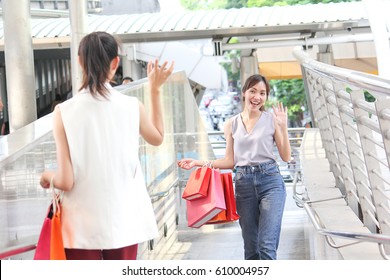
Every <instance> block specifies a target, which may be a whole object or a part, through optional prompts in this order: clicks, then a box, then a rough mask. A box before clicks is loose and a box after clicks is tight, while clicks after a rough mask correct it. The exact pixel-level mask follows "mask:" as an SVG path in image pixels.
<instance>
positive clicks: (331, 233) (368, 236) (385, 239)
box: [293, 188, 390, 260]
mask: <svg viewBox="0 0 390 280" xmlns="http://www.w3.org/2000/svg"><path fill="white" fill-rule="evenodd" d="M299 195H300V194H298V193H297V192H296V189H295V188H294V189H293V198H294V200H295V202H296V204H297V205H302V207H303V208H304V209H305V210H306V213H307V214H308V216H309V218H310V221H311V222H312V224H313V226H314V228H315V230H316V232H317V233H319V234H321V235H324V236H325V237H326V241H327V243H328V244H329V246H331V247H333V248H341V247H346V246H351V245H355V244H358V243H361V242H371V243H377V244H378V246H379V252H380V254H381V256H382V257H383V259H385V260H390V256H389V255H387V254H386V252H385V249H384V246H383V245H384V244H390V236H389V235H384V234H375V233H360V232H351V231H336V230H329V229H326V228H325V227H324V226H322V224H323V223H322V222H321V219H320V217H319V216H318V215H317V212H316V211H315V209H313V207H311V204H313V203H317V202H323V201H325V200H321V201H310V200H305V199H303V198H301V197H299ZM336 199H344V196H340V197H333V198H329V199H327V201H331V200H336ZM329 237H339V238H344V239H352V240H355V242H353V243H349V244H345V245H341V246H337V245H336V244H335V243H334V242H332V241H331V240H330V239H329Z"/></svg>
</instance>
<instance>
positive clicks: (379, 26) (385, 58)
mask: <svg viewBox="0 0 390 280" xmlns="http://www.w3.org/2000/svg"><path fill="white" fill-rule="evenodd" d="M363 3H364V5H365V7H366V10H367V14H368V19H369V21H370V27H371V31H372V34H373V35H374V44H375V51H376V59H377V63H378V75H379V76H381V77H383V78H387V79H388V78H389V77H390V65H389V61H390V41H389V30H388V28H390V27H387V25H386V17H387V16H388V13H387V12H386V11H388V10H389V9H390V2H389V1H384V0H370V1H368V0H363Z"/></svg>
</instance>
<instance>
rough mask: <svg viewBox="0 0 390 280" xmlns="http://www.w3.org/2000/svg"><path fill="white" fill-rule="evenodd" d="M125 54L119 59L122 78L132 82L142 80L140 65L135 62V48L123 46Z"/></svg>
mask: <svg viewBox="0 0 390 280" xmlns="http://www.w3.org/2000/svg"><path fill="white" fill-rule="evenodd" d="M123 49H124V50H125V53H124V54H123V56H122V57H121V61H122V71H123V77H126V76H129V77H131V78H133V80H134V81H136V80H139V79H142V78H144V77H145V76H143V71H142V65H141V64H140V63H137V62H136V59H137V58H136V47H135V46H134V45H133V44H131V45H124V46H123Z"/></svg>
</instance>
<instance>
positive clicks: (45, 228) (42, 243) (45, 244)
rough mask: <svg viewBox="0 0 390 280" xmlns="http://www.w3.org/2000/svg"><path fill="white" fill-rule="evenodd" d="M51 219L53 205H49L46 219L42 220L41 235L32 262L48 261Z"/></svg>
mask: <svg viewBox="0 0 390 280" xmlns="http://www.w3.org/2000/svg"><path fill="white" fill-rule="evenodd" d="M52 217H53V205H52V204H50V206H49V209H48V211H47V214H46V217H45V219H44V220H43V225H42V229H41V233H40V234H39V239H38V243H37V247H36V249H35V254H34V260H50V236H51V221H52Z"/></svg>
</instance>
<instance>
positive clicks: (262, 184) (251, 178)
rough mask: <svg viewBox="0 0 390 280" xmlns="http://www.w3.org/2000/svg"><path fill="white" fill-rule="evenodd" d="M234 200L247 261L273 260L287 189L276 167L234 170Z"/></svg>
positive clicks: (271, 162) (274, 165) (265, 166)
mask: <svg viewBox="0 0 390 280" xmlns="http://www.w3.org/2000/svg"><path fill="white" fill-rule="evenodd" d="M235 196H236V202H237V213H238V214H239V215H240V220H239V222H240V226H241V231H242V237H243V239H244V250H245V259H246V260H275V259H276V250H277V249H278V245H279V237H280V230H281V224H282V216H283V210H284V204H285V201H286V187H285V185H284V181H283V178H282V176H281V175H280V172H279V167H278V164H277V163H276V162H275V161H274V160H272V161H269V162H265V163H261V164H259V165H256V166H240V167H236V176H235Z"/></svg>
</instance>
